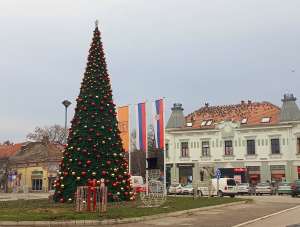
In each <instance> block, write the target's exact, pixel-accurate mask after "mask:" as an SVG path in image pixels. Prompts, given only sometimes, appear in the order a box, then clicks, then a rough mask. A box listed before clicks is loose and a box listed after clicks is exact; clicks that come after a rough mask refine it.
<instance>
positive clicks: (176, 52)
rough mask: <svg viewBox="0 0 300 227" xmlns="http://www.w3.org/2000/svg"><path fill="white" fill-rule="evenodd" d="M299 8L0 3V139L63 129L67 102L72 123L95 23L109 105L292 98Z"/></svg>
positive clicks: (298, 83)
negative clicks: (103, 55) (108, 82)
mask: <svg viewBox="0 0 300 227" xmlns="http://www.w3.org/2000/svg"><path fill="white" fill-rule="evenodd" d="M299 10H300V1H299V0H286V1H283V0H268V1H267V0H243V1H241V0H206V1H204V0H176V1H175V0H51V1H50V0H42V1H41V0H0V79H1V82H0V104H1V107H0V142H1V141H3V140H6V139H10V140H12V141H14V142H19V141H24V140H25V136H26V134H27V133H28V132H30V131H32V130H33V129H34V128H35V126H44V125H52V124H62V125H63V123H64V107H63V106H62V104H61V101H62V100H64V99H66V98H67V99H69V100H71V101H72V103H73V104H72V106H71V108H70V113H69V119H70V120H71V118H72V117H73V114H74V112H73V109H74V107H75V99H76V97H77V95H78V94H79V88H80V83H81V80H82V75H83V73H84V69H85V66H86V58H87V54H88V49H89V46H90V42H91V38H92V32H93V29H94V21H95V19H99V24H100V29H101V32H102V41H103V44H104V50H105V53H106V59H107V63H108V70H109V73H110V76H111V79H112V87H113V94H114V100H115V103H116V104H117V105H123V104H127V103H131V104H133V103H136V102H139V101H142V100H145V99H147V100H151V99H155V98H156V97H166V100H167V108H168V109H170V107H171V106H172V104H173V103H174V102H181V103H182V104H183V106H184V108H185V114H188V113H190V112H192V111H193V110H196V109H198V108H199V107H200V106H202V105H204V103H205V102H209V103H210V104H211V105H221V104H234V103H239V102H240V101H241V100H242V99H243V100H248V99H251V100H254V101H270V102H273V103H274V104H277V105H281V98H282V95H283V93H285V92H291V93H294V95H295V96H296V97H298V98H300V13H299V12H300V11H299ZM297 103H298V104H299V102H298V101H297ZM169 114H170V111H168V112H167V115H168V116H169Z"/></svg>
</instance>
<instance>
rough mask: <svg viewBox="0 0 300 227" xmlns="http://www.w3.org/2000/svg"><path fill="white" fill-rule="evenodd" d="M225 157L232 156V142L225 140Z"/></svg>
mask: <svg viewBox="0 0 300 227" xmlns="http://www.w3.org/2000/svg"><path fill="white" fill-rule="evenodd" d="M225 155H233V147H232V140H225Z"/></svg>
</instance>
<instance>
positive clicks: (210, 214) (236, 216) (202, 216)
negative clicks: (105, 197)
mask: <svg viewBox="0 0 300 227" xmlns="http://www.w3.org/2000/svg"><path fill="white" fill-rule="evenodd" d="M245 197H246V196H245ZM247 198H248V197H247ZM250 198H253V199H254V202H253V203H248V204H242V205H236V206H231V207H225V208H220V209H214V210H207V211H200V212H197V213H194V214H190V215H182V216H179V217H167V218H161V219H155V220H150V221H145V222H138V223H130V224H121V225H110V226H118V227H156V226H171V227H183V226H201V227H232V226H234V225H237V224H240V223H243V222H246V221H249V220H252V219H256V218H259V217H262V216H265V215H269V214H272V213H275V212H278V211H281V210H284V209H288V208H291V207H295V206H297V205H300V198H291V197H290V196H256V197H255V196H253V197H250ZM295 212H296V211H295ZM292 213H293V212H292ZM291 215H292V216H293V214H291ZM298 216H299V217H297V216H295V215H294V216H293V217H294V218H296V219H297V218H298V219H299V222H300V215H298ZM271 219H272V218H271ZM279 219H280V218H279ZM266 221H267V220H266ZM295 221H296V222H297V220H295ZM281 222H284V219H282V220H281ZM261 226H270V227H271V226H272V227H273V225H265V224H263V225H261ZM281 226H282V225H281ZM283 226H286V225H283Z"/></svg>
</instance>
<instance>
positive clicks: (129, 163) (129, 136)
mask: <svg viewBox="0 0 300 227" xmlns="http://www.w3.org/2000/svg"><path fill="white" fill-rule="evenodd" d="M130 123H131V121H130V105H128V172H129V174H130V175H131V154H130V153H131V125H130Z"/></svg>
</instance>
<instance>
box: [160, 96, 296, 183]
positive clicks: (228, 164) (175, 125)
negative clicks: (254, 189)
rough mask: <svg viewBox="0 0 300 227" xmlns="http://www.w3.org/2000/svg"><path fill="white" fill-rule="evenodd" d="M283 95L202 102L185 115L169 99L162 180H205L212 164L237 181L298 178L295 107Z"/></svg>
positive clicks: (292, 101)
mask: <svg viewBox="0 0 300 227" xmlns="http://www.w3.org/2000/svg"><path fill="white" fill-rule="evenodd" d="M295 101H296V98H295V97H294V96H293V95H291V94H288V95H284V98H283V99H282V102H283V104H282V107H281V108H279V107H277V106H275V105H273V104H271V103H269V102H260V103H258V102H251V101H248V102H243V101H242V102H241V103H240V104H237V105H226V106H209V105H208V104H205V106H204V107H202V108H200V109H199V110H197V111H195V112H193V113H191V114H189V115H188V116H186V117H184V115H183V108H182V105H181V104H174V107H173V108H172V114H171V116H170V119H169V121H168V124H167V127H166V148H167V149H166V150H167V151H166V156H167V159H166V165H167V181H168V183H170V182H172V183H174V182H181V183H184V184H185V183H191V182H199V181H203V180H205V178H206V177H207V176H205V173H207V171H206V170H209V171H208V172H211V173H214V171H215V169H216V168H219V169H220V170H221V173H222V176H228V177H235V178H236V179H237V180H239V181H242V182H253V183H254V182H260V181H261V182H264V181H281V180H287V181H292V180H294V179H299V178H300V111H299V108H298V106H297V104H296V102H295Z"/></svg>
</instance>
